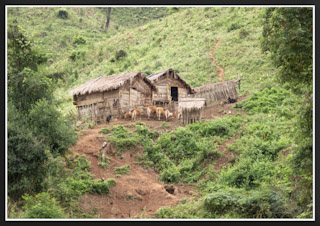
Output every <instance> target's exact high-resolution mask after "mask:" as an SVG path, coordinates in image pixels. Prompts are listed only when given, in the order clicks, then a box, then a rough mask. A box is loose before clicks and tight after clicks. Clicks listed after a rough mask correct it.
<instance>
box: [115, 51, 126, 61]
mask: <svg viewBox="0 0 320 226" xmlns="http://www.w3.org/2000/svg"><path fill="white" fill-rule="evenodd" d="M126 56H127V52H126V51H124V50H122V49H120V50H119V51H117V52H116V54H115V58H116V60H120V59H122V58H124V57H126Z"/></svg>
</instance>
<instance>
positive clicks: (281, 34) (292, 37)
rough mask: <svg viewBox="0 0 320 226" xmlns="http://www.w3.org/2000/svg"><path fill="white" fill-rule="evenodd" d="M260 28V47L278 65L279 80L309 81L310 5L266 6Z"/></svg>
mask: <svg viewBox="0 0 320 226" xmlns="http://www.w3.org/2000/svg"><path fill="white" fill-rule="evenodd" d="M264 19H265V23H264V26H263V32H262V37H263V38H262V49H263V51H269V52H270V53H271V59H272V61H273V64H274V65H275V66H276V67H279V68H280V71H279V78H280V81H282V82H287V81H290V82H291V83H292V84H293V85H297V84H298V83H300V82H301V83H305V84H307V85H310V84H311V81H312V26H313V25H312V8H309V7H297V8H287V7H277V8H267V9H266V13H265V15H264Z"/></svg>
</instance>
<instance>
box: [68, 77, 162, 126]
mask: <svg viewBox="0 0 320 226" xmlns="http://www.w3.org/2000/svg"><path fill="white" fill-rule="evenodd" d="M155 91H156V87H155V86H154V85H153V84H152V83H151V81H150V80H149V79H147V78H146V77H145V76H144V75H143V74H142V73H141V72H126V73H123V74H118V75H110V76H102V77H99V78H95V79H92V80H89V81H88V82H86V83H85V84H83V85H81V86H79V87H77V88H75V89H73V90H72V91H71V95H73V104H74V105H76V107H77V109H78V116H79V118H80V119H82V118H83V117H85V116H87V117H89V118H91V119H92V120H95V121H98V120H102V119H104V118H105V117H106V116H107V115H109V114H110V115H112V116H116V117H119V115H120V114H121V113H123V112H125V111H129V110H132V109H134V108H135V107H136V106H141V105H150V104H152V94H153V93H154V92H155Z"/></svg>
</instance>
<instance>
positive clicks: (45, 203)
mask: <svg viewBox="0 0 320 226" xmlns="http://www.w3.org/2000/svg"><path fill="white" fill-rule="evenodd" d="M23 199H24V200H25V202H26V204H25V205H24V207H23V208H24V209H25V210H26V212H25V216H24V217H25V218H65V214H64V211H63V209H62V208H61V207H60V206H59V205H58V203H57V201H56V200H55V198H51V197H50V194H48V193H46V192H42V193H39V194H37V195H35V196H34V197H32V196H29V195H26V196H23Z"/></svg>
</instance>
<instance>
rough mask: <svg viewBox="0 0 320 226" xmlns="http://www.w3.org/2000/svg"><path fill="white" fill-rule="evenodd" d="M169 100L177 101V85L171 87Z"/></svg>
mask: <svg viewBox="0 0 320 226" xmlns="http://www.w3.org/2000/svg"><path fill="white" fill-rule="evenodd" d="M171 100H173V101H178V87H171Z"/></svg>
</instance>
